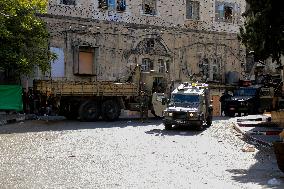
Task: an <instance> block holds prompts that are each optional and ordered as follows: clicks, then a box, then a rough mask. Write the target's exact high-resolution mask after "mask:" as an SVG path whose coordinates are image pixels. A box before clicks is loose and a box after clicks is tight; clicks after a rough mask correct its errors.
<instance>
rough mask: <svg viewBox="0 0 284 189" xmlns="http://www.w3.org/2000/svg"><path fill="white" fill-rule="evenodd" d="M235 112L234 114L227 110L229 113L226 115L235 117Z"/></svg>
mask: <svg viewBox="0 0 284 189" xmlns="http://www.w3.org/2000/svg"><path fill="white" fill-rule="evenodd" d="M235 114H236V113H235V112H229V113H228V116H229V117H235Z"/></svg>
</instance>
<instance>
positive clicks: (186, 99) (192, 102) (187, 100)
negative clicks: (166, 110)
mask: <svg viewBox="0 0 284 189" xmlns="http://www.w3.org/2000/svg"><path fill="white" fill-rule="evenodd" d="M170 104H172V105H175V104H179V105H181V106H193V107H196V106H198V104H199V96H198V95H183V94H173V95H172V99H171V103H170Z"/></svg>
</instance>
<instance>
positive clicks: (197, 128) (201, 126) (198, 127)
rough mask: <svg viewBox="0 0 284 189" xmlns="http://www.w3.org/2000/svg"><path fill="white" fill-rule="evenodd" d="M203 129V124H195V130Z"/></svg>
mask: <svg viewBox="0 0 284 189" xmlns="http://www.w3.org/2000/svg"><path fill="white" fill-rule="evenodd" d="M203 129H204V127H203V125H198V126H196V130H197V131H203Z"/></svg>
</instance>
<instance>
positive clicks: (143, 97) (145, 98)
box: [139, 91, 149, 122]
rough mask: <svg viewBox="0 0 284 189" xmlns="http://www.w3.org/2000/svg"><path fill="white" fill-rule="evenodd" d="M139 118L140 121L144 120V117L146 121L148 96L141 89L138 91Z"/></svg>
mask: <svg viewBox="0 0 284 189" xmlns="http://www.w3.org/2000/svg"><path fill="white" fill-rule="evenodd" d="M139 101H140V106H139V108H140V119H141V121H142V122H144V118H145V120H146V121H148V103H149V97H148V96H147V94H146V93H145V92H144V91H141V93H140V99H139Z"/></svg>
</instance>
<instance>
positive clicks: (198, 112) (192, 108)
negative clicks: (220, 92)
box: [163, 82, 213, 130]
mask: <svg viewBox="0 0 284 189" xmlns="http://www.w3.org/2000/svg"><path fill="white" fill-rule="evenodd" d="M212 113H213V107H212V105H211V100H210V97H209V89H208V85H207V84H205V83H188V82H185V83H182V84H181V85H180V86H178V87H177V88H176V89H175V90H174V91H173V92H172V93H171V98H170V100H169V104H168V106H167V108H166V109H165V111H164V114H163V115H164V119H163V122H164V125H165V129H166V130H169V129H172V127H173V126H181V125H182V126H189V127H195V128H197V129H199V130H202V129H203V126H204V125H206V124H207V125H208V126H210V125H211V124H212Z"/></svg>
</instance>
